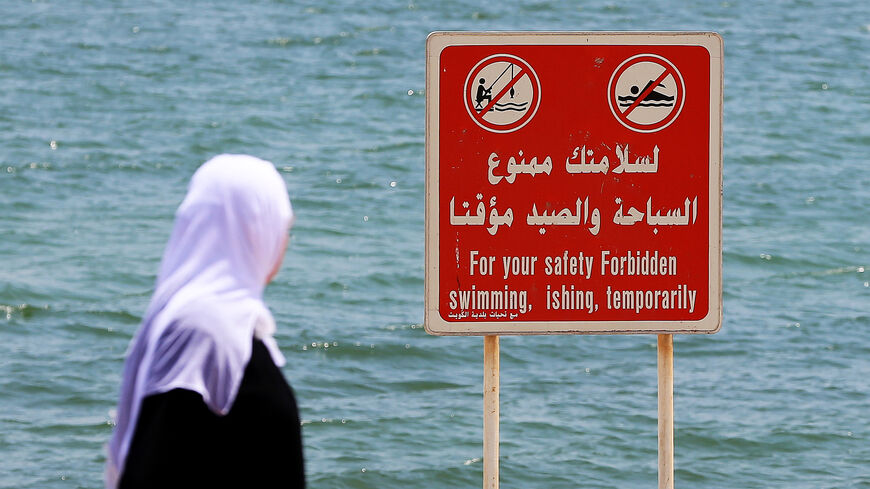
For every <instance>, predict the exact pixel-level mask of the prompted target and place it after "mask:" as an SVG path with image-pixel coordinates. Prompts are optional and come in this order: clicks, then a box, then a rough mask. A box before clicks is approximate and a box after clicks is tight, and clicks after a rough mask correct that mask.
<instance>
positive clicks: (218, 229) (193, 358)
mask: <svg viewBox="0 0 870 489" xmlns="http://www.w3.org/2000/svg"><path fill="white" fill-rule="evenodd" d="M292 223H293V210H292V208H291V206H290V200H289V198H288V196H287V188H286V186H285V184H284V180H283V179H282V178H281V176H280V175H279V174H278V172H277V171H276V170H275V167H274V166H273V165H272V164H271V163H269V162H267V161H263V160H260V159H257V158H254V157H252V156H244V155H220V156H217V157H215V158H212V159H211V160H209V161H207V162H206V163H205V164H203V165H202V166H201V167H200V168H199V169H198V170H197V171H196V173H195V174H194V175H193V178H192V179H191V181H190V186H189V188H188V192H187V196H186V197H185V199H184V201H183V202H182V203H181V206H179V208H178V211H177V212H176V215H175V225H174V227H173V230H172V235H171V237H170V238H169V243H168V244H167V246H166V251H165V252H164V255H163V261H162V263H161V265H160V272H159V273H158V276H157V284H156V288H155V291H154V295H153V297H152V298H151V303H150V304H149V306H148V309H147V311H146V313H145V318H144V320H143V321H142V325H141V326H140V328H139V330H138V332H137V333H136V335H135V337H134V338H133V341H132V343H131V345H130V348H129V350H128V352H127V359H126V362H125V365H124V377H123V381H122V385H121V399H120V402H119V404H118V414H117V425H116V427H115V431H114V433H113V436H112V439H111V441H110V442H109V447H108V452H109V454H108V455H109V457H108V462H107V465H106V486H107V487H109V488H111V489H114V488H120V489H132V488H139V487H153V488H169V487H185V488H186V487H210V488H213V487H304V485H305V481H304V471H303V464H302V445H301V435H300V427H299V417H298V413H297V410H296V402H295V399H294V397H293V393H292V391H291V389H290V387H289V385H288V384H287V382H286V381H285V380H284V377H283V375H282V374H281V372H280V370H279V369H278V367H280V366H282V365H283V364H284V357H283V356H282V355H281V352H280V351H279V349H278V346H277V344H276V343H275V340H274V339H273V337H272V334H273V333H274V332H275V321H274V319H273V318H272V315H271V313H270V312H269V309H268V308H267V307H266V305H265V304H264V303H263V289H264V288H265V286H266V284H268V283H269V281H271V279H272V278H273V277H274V276H275V274H277V272H278V269H279V268H280V266H281V260H282V258H283V256H284V252H285V250H286V246H287V236H288V231H289V229H290V226H291V225H292Z"/></svg>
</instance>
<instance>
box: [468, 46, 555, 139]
mask: <svg viewBox="0 0 870 489" xmlns="http://www.w3.org/2000/svg"><path fill="white" fill-rule="evenodd" d="M540 101H541V82H540V81H539V80H538V75H537V74H535V70H533V69H532V67H531V66H529V64H528V63H526V62H525V61H523V60H522V59H520V58H518V57H516V56H511V55H509V54H497V55H493V56H488V57H486V58H484V59H482V60H481V61H480V62H479V63H477V64H476V65H475V66H474V67H473V68H472V69H471V71H470V72H469V73H468V77H467V78H466V80H465V108H466V109H467V110H468V115H470V116H471V118H472V119H473V120H474V122H476V123H477V124H478V125H479V126H480V127H482V128H484V129H486V130H488V131H492V132H511V131H516V130H517V129H519V128H521V127H523V126H524V125H526V123H528V122H529V121H530V120H531V118H532V117H533V116H534V115H535V112H536V111H537V110H538V104H539V103H540Z"/></svg>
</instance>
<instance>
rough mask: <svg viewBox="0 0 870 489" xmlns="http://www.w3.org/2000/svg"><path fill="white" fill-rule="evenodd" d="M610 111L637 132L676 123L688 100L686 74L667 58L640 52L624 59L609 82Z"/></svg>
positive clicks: (657, 128)
mask: <svg viewBox="0 0 870 489" xmlns="http://www.w3.org/2000/svg"><path fill="white" fill-rule="evenodd" d="M607 101H608V103H609V104H610V111H611V112H612V113H613V115H614V117H616V119H617V120H618V121H619V122H620V124H622V125H623V126H625V127H627V128H629V129H631V130H633V131H637V132H656V131H660V130H662V129H664V128H666V127H668V126H669V125H671V123H673V122H674V121H675V120H676V119H677V116H679V115H680V111H681V110H682V109H683V104H684V103H685V101H686V89H685V85H684V83H683V76H682V75H681V74H680V71H679V70H677V68H676V66H674V65H673V64H672V63H671V62H670V61H668V60H667V59H665V58H663V57H661V56H658V55H655V54H638V55H636V56H632V57H630V58H628V59H626V60H625V61H623V62H622V63H621V64H620V65H619V66H618V67H617V68H616V70H614V71H613V74H612V75H611V76H610V81H609V82H608V84H607Z"/></svg>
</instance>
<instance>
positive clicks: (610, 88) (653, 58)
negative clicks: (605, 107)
mask: <svg viewBox="0 0 870 489" xmlns="http://www.w3.org/2000/svg"><path fill="white" fill-rule="evenodd" d="M642 62H651V63H655V64H657V65H660V66H662V67H663V68H664V69H665V71H664V72H663V73H662V74H661V75H660V78H666V77H667V75H669V74H670V75H671V76H673V78H674V80H675V81H676V82H677V90H676V95H675V96H674V99H675V102H674V109H673V110H671V112H670V114H668V115H667V116H665V118H664V119H662V120H660V121H658V122H656V123H653V124H640V123H637V122H633V121H631V120H629V119H628V114H626V113H625V112H629V113H630V110H631V109H632V107H629V109H627V110H626V111H625V112H621V111H620V110H619V106H618V101H617V99H616V97H617V95H616V83H615V82H616V81H617V80H619V77H620V76H622V74H623V73H625V71H626V70H628V69H629V68H631V67H632V66H634V65H636V64H637V63H642ZM651 81H652V80H651ZM638 99H640V97H638ZM685 101H686V92H685V85H684V82H683V75H682V74H681V73H680V71H679V70H678V69H677V67H676V66H674V65H673V64H672V63H671V62H670V61H668V60H667V59H665V58H663V57H661V56H658V55H655V54H638V55H636V56H632V57H630V58H628V59H626V60H625V61H623V62H622V63H621V64H620V65H619V66H618V67H617V68H616V70H615V71H614V72H613V74H612V75H611V76H610V81H609V82H608V83H607V102H608V104H609V105H610V112H612V113H613V116H614V117H616V119H617V120H618V121H619V122H620V123H621V124H622V125H623V126H625V127H627V128H629V129H631V130H633V131H637V132H656V131H659V130H662V129H664V128H666V127H668V126H669V125H671V123H672V122H674V121H675V120H676V119H677V116H679V115H680V112H681V111H682V110H683V104H684V103H685Z"/></svg>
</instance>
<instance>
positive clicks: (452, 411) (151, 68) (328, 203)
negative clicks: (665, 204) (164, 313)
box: [0, 0, 870, 489]
mask: <svg viewBox="0 0 870 489" xmlns="http://www.w3.org/2000/svg"><path fill="white" fill-rule="evenodd" d="M2 14H3V15H0V46H2V49H0V260H2V261H0V263H2V266H0V487H9V488H64V487H68V488H78V487H84V488H97V487H101V486H102V483H101V478H102V466H103V463H104V460H105V458H104V454H103V448H102V446H103V444H104V443H106V441H107V440H108V438H109V436H110V433H111V430H112V426H111V414H110V412H111V410H113V409H114V406H115V403H116V401H117V393H118V387H119V382H120V374H121V367H122V362H123V355H124V351H125V349H126V347H127V344H128V343H129V341H130V338H131V336H132V334H133V332H134V331H135V330H136V328H137V326H138V322H139V320H140V318H141V315H142V313H143V311H144V310H145V307H146V305H147V301H148V299H149V297H150V293H151V288H152V286H153V282H154V279H155V275H156V271H157V266H158V263H159V260H160V256H161V253H162V250H163V246H164V245H165V242H166V240H167V239H168V236H169V232H170V228H171V223H172V217H173V212H174V210H175V208H176V206H177V205H178V204H179V203H180V202H181V199H182V197H183V195H184V191H185V188H186V185H187V181H188V179H189V177H190V176H191V174H192V173H193V171H194V170H195V169H196V167H197V166H198V165H199V164H201V163H202V162H203V161H205V160H206V159H208V158H209V157H210V156H212V155H215V154H217V153H221V152H241V153H251V154H254V155H257V156H260V157H262V158H265V159H269V160H271V161H273V162H274V163H275V164H276V166H277V167H278V169H279V171H281V173H282V175H283V176H284V177H285V180H286V182H287V185H288V187H289V190H290V195H291V198H292V200H293V204H294V207H295V210H296V211H297V213H298V219H297V224H296V226H295V227H294V229H293V239H292V243H291V246H290V249H289V252H288V255H287V257H286V259H285V260H284V266H283V269H282V271H281V273H280V275H279V276H278V277H277V279H276V281H275V282H274V283H273V284H272V285H270V286H269V288H268V289H267V291H266V299H267V302H268V303H269V304H270V306H271V308H272V309H273V311H274V313H275V316H276V319H277V321H278V334H277V341H278V343H279V345H280V346H281V349H282V351H283V352H284V354H285V355H286V357H287V360H288V363H287V365H286V367H285V368H284V372H285V375H286V376H287V377H288V379H289V380H290V382H291V384H292V385H293V386H294V388H295V389H296V393H297V396H298V398H299V402H300V409H301V413H302V417H303V424H304V426H303V432H304V437H305V449H306V456H307V469H308V474H309V481H310V486H311V487H313V488H378V489H382V488H399V487H401V488H410V487H418V488H432V487H479V486H480V484H481V478H482V463H481V459H480V457H481V454H482V448H481V440H482V370H483V368H482V356H483V355H482V353H483V340H482V339H481V338H479V337H469V338H458V337H432V336H429V335H427V334H426V333H425V331H424V330H423V327H422V324H421V323H422V318H423V274H424V267H423V247H424V229H423V227H424V225H423V214H424V204H423V199H424V109H425V91H424V89H425V80H424V70H425V59H424V46H425V39H426V36H427V35H428V34H429V32H431V31H434V30H565V31H574V30H587V31H592V30H703V31H708V30H712V31H717V32H719V33H720V34H721V35H722V37H723V38H724V40H725V106H724V138H725V141H724V167H723V168H724V200H723V202H724V224H723V241H724V251H723V253H724V272H723V273H724V275H723V277H724V278H723V286H724V307H725V320H724V324H723V327H722V330H721V332H720V333H718V334H716V335H712V336H679V337H677V338H675V342H674V343H675V356H676V358H675V388H674V389H675V396H676V400H675V410H676V436H675V438H676V464H675V465H676V476H675V479H676V484H677V486H679V487H696V488H713V487H715V488H719V487H721V488H738V487H739V488H770V487H782V488H789V489H795V488H807V489H819V488H846V487H849V488H860V487H867V488H870V423H868V412H870V270H868V269H870V219H868V217H867V212H868V210H870V192H868V190H867V189H868V188H870V170H868V163H870V161H868V154H870V118H868V114H870V110H868V109H870V84H868V81H867V80H868V78H870V54H868V52H870V3H867V2H857V1H856V2H821V1H817V0H816V1H794V2H764V3H756V2H743V1H727V2H673V1H668V2H660V3H656V4H650V3H648V2H643V3H642V2H630V3H619V4H617V3H596V4H585V3H584V4H577V3H573V2H546V1H543V2H534V3H523V4H519V3H514V2H488V3H484V2H459V1H447V2H432V3H423V2H421V3H415V2H399V3H391V2H386V3H385V2H335V1H329V0H327V1H324V2H318V3H312V4H300V3H297V2H288V1H258V2H252V3H250V4H246V5H241V4H238V3H237V2H225V1H224V2H204V1H192V2H165V1H160V2H143V3H131V2H120V3H119V2H109V1H96V0H94V1H81V2H76V3H74V4H73V3H69V2H56V1H55V2H53V1H39V0H35V1H33V2H5V3H4V4H3V5H2ZM501 354H502V357H501V367H502V373H501V383H502V385H501V388H502V392H501V410H502V412H501V415H502V418H501V440H502V444H501V455H502V458H501V480H502V485H503V487H518V488H538V487H544V488H575V487H586V488H611V487H622V488H648V487H653V486H654V484H655V481H656V469H657V465H656V380H655V379H656V350H655V337H653V336H649V335H640V336H620V337H615V336H596V337H588V336H548V337H503V338H502V340H501Z"/></svg>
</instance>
